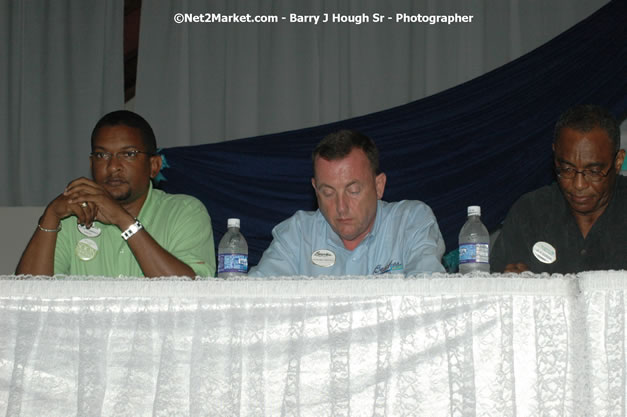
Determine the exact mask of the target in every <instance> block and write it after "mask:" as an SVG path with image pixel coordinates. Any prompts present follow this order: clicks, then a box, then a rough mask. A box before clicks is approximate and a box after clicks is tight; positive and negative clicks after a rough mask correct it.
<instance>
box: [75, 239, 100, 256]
mask: <svg viewBox="0 0 627 417" xmlns="http://www.w3.org/2000/svg"><path fill="white" fill-rule="evenodd" d="M74 251H75V252H76V256H78V257H79V258H80V259H82V260H83V261H89V260H91V259H94V256H96V254H97V253H98V245H97V244H96V242H94V241H93V240H91V239H81V240H80V241H79V242H78V243H77V244H76V248H75V249H74Z"/></svg>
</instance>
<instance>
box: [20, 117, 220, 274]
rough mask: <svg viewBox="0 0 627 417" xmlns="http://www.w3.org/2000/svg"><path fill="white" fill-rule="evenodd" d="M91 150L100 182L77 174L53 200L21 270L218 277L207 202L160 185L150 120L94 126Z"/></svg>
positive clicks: (124, 120)
mask: <svg viewBox="0 0 627 417" xmlns="http://www.w3.org/2000/svg"><path fill="white" fill-rule="evenodd" d="M91 148H92V153H91V157H90V166H91V172H92V179H91V180H90V179H87V178H84V177H81V178H78V179H75V180H74V181H72V182H70V183H69V184H68V186H67V187H66V188H65V190H64V191H63V193H61V194H60V195H59V196H58V197H57V198H55V199H54V200H53V201H52V202H50V204H48V206H47V207H46V210H45V211H44V214H43V215H42V216H41V218H40V219H39V224H38V225H37V229H36V230H35V233H34V234H33V237H32V238H31V240H30V242H29V243H28V245H27V247H26V249H25V250H24V253H23V254H22V258H21V259H20V262H19V264H18V266H17V270H16V273H17V274H30V275H53V274H65V275H96V276H115V277H118V276H146V277H160V276H189V277H194V276H202V277H207V276H213V275H214V273H215V254H214V245H213V231H212V228H211V219H210V218H209V214H208V213H207V210H206V208H205V206H204V205H203V204H202V203H201V202H200V201H198V200H197V199H196V198H194V197H191V196H187V195H182V194H176V195H175V194H167V193H164V192H163V191H161V190H156V189H153V188H152V183H151V179H152V178H154V177H155V176H156V175H157V174H158V173H159V170H160V169H161V157H160V156H158V155H156V141H155V136H154V133H153V131H152V128H151V127H150V125H149V124H148V122H146V120H144V119H143V118H142V117H141V116H139V115H138V114H136V113H133V112H129V111H125V110H122V111H116V112H112V113H109V114H107V115H105V116H104V117H103V118H102V119H100V121H99V122H98V123H97V124H96V126H95V127H94V130H93V132H92V136H91Z"/></svg>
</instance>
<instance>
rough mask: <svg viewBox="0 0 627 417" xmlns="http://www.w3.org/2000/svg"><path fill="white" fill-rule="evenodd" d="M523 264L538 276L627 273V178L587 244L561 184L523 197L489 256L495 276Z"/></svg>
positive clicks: (621, 180)
mask: <svg viewBox="0 0 627 417" xmlns="http://www.w3.org/2000/svg"><path fill="white" fill-rule="evenodd" d="M537 242H541V243H537ZM542 242H545V243H542ZM547 244H548V245H547ZM534 246H535V249H536V250H535V253H536V254H537V255H536V254H534ZM539 258H544V260H545V261H546V262H549V261H551V260H554V261H553V262H552V263H545V262H542V261H540V259H539ZM518 262H522V263H525V264H526V265H527V266H528V267H529V270H530V271H532V272H535V273H541V272H548V273H551V274H552V273H561V274H565V273H575V272H581V271H591V270H609V269H627V177H621V176H618V177H617V178H616V183H615V186H614V191H613V193H612V196H611V197H610V203H609V204H608V206H607V208H606V209H605V211H604V212H603V214H601V216H600V217H599V218H598V219H597V221H596V222H595V223H594V224H593V225H592V228H591V229H590V231H589V232H588V235H587V236H586V238H585V239H584V237H583V235H582V234H581V231H580V230H579V227H578V226H577V223H576V222H575V218H574V216H573V215H572V213H571V211H570V206H569V205H568V202H567V201H566V200H565V199H564V196H563V195H562V192H561V191H560V188H559V186H558V185H557V184H556V183H554V184H552V185H549V186H546V187H542V188H540V189H538V190H535V191H532V192H530V193H527V194H525V195H523V196H522V197H521V198H520V199H519V200H518V201H517V202H516V203H515V204H514V205H513V206H512V208H511V210H510V211H509V213H508V214H507V218H506V219H505V223H504V224H503V229H502V230H501V234H500V235H499V236H498V238H497V240H496V242H495V243H494V248H493V249H492V253H491V255H490V265H491V269H492V272H503V270H504V269H505V266H506V265H507V264H511V263H518Z"/></svg>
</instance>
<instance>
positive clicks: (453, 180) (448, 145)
mask: <svg viewBox="0 0 627 417" xmlns="http://www.w3.org/2000/svg"><path fill="white" fill-rule="evenodd" d="M626 21H627V1H624V0H615V1H613V2H611V3H609V4H608V5H606V6H605V7H603V8H602V9H600V10H599V11H598V12H597V13H595V14H593V15H592V16H590V17H589V18H588V19H586V20H584V21H582V22H581V23H579V24H578V25H576V26H574V27H573V28H571V29H570V30H568V31H567V32H565V33H563V34H561V35H560V36H558V37H556V38H555V39H553V40H552V41H550V42H548V43H546V44H545V45H543V46H542V47H540V48H537V49H536V50H534V51H532V52H530V53H529V54H527V55H524V56H522V57H521V58H519V59H517V60H515V61H513V62H511V63H509V64H507V65H504V66H503V67H500V68H498V69H496V70H494V71H492V72H490V73H487V74H485V75H483V76H481V77H479V78H476V79H474V80H472V81H469V82H467V83H464V84H461V85H459V86H457V87H454V88H451V89H449V90H446V91H444V92H442V93H439V94H436V95H433V96H430V97H427V98H424V99H422V100H418V101H415V102H412V103H409V104H407V105H403V106H400V107H396V108H392V109H389V110H386V111H382V112H378V113H374V114H370V115H366V116H362V117H357V118H353V119H348V120H343V121H340V122H336V123H330V124H326V125H322V126H317V127H313V128H308V129H302V130H295V131H290V132H284V133H279V134H273V135H266V136H259V137H254V138H247V139H240V140H234V141H229V142H222V143H217V144H209V145H200V146H186V147H176V148H167V149H163V150H162V154H163V155H164V157H165V160H166V161H167V165H168V166H167V167H166V168H164V169H163V171H162V173H163V176H164V177H165V180H164V181H161V182H160V183H159V186H158V187H159V188H161V189H163V190H165V191H167V192H170V193H186V194H191V195H193V196H196V197H197V198H199V199H200V200H201V201H203V203H204V204H205V205H206V206H207V209H208V211H209V213H210V215H211V218H212V221H213V230H214V234H215V239H216V248H217V244H218V242H219V240H220V238H221V237H222V235H223V234H224V232H225V231H226V220H227V218H229V217H239V218H240V219H241V224H242V233H243V234H244V236H245V237H246V239H247V241H248V245H249V256H250V259H249V262H250V264H251V265H255V264H256V263H257V262H258V260H259V258H260V257H261V254H262V253H263V251H264V250H265V249H266V247H267V246H268V245H269V244H270V241H271V239H272V236H271V230H272V228H273V227H274V226H275V225H276V224H278V223H279V222H280V221H282V220H284V219H286V218H287V217H289V216H291V215H292V214H294V212H295V211H297V210H314V209H316V208H317V204H316V199H315V195H314V193H313V190H312V188H311V183H310V178H311V175H312V170H311V160H310V155H311V151H312V150H313V148H314V147H315V145H316V144H317V143H318V142H319V141H320V140H321V139H322V138H323V137H324V136H325V135H327V134H328V133H330V132H333V131H336V130H339V129H355V130H359V131H361V132H363V133H365V134H367V135H368V136H370V137H372V138H373V139H374V140H375V142H376V143H377V145H378V147H379V149H380V152H381V166H382V169H383V171H384V172H386V174H387V177H388V180H387V187H386V190H385V195H384V200H387V201H398V200H403V199H415V200H422V201H424V202H425V203H427V204H428V205H429V206H430V207H431V208H432V209H433V211H434V213H435V215H436V217H437V219H438V223H439V225H440V229H441V231H442V234H443V236H444V239H445V241H446V247H447V252H448V251H450V250H453V249H455V248H456V247H457V235H458V233H459V229H460V228H461V226H462V224H463V223H464V221H465V219H466V207H467V206H468V205H473V204H476V205H480V206H481V207H482V218H483V221H484V223H485V224H486V226H487V227H488V229H490V230H493V229H495V228H497V227H498V226H499V224H500V223H501V222H502V221H503V219H504V218H505V215H506V214H507V211H508V210H509V208H510V206H511V205H512V203H513V202H514V201H516V199H518V197H520V196H521V195H522V194H524V193H525V192H528V191H531V190H534V189H536V188H538V187H540V186H542V185H546V184H549V183H551V182H552V181H553V179H554V178H553V172H552V168H551V166H552V162H551V161H552V156H551V143H552V133H553V126H554V124H555V122H556V120H557V117H558V116H559V114H560V113H561V112H562V111H564V110H565V109H566V108H568V107H570V106H573V105H575V104H580V103H593V104H600V105H603V106H606V107H607V108H609V109H610V110H611V111H612V112H613V113H614V114H615V115H622V114H624V113H625V111H627V24H626V23H625V22H626Z"/></svg>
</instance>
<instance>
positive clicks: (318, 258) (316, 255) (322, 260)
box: [311, 249, 335, 268]
mask: <svg viewBox="0 0 627 417" xmlns="http://www.w3.org/2000/svg"><path fill="white" fill-rule="evenodd" d="M311 262H313V264H314V265H318V266H321V267H323V268H328V267H330V266H333V265H334V264H335V254H334V253H333V252H331V251H330V250H326V249H318V250H316V251H314V252H313V253H312V254H311Z"/></svg>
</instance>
